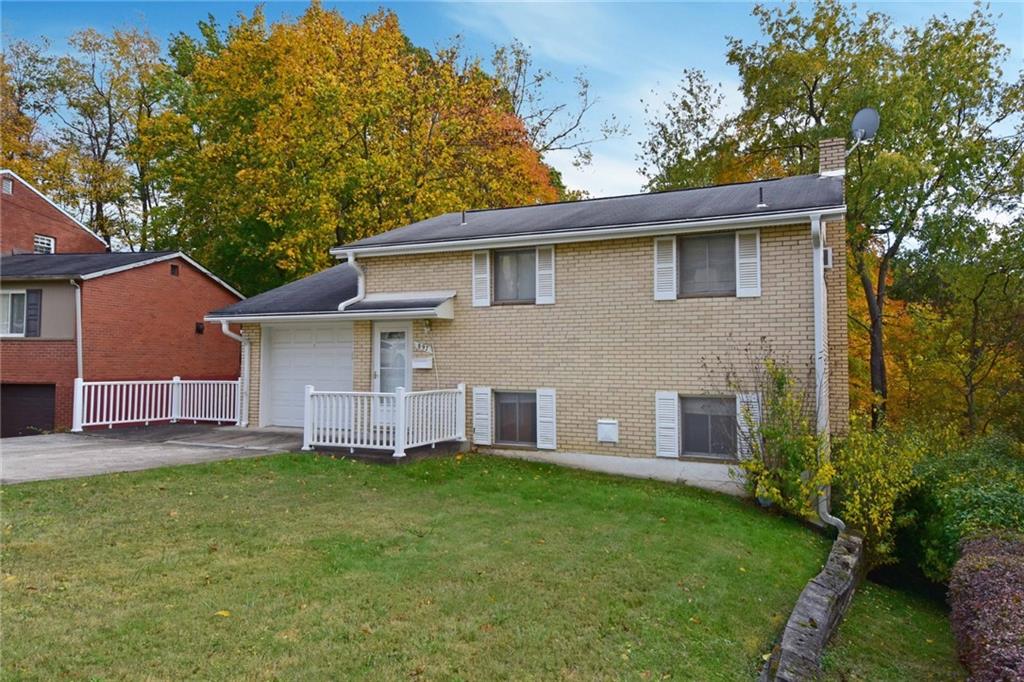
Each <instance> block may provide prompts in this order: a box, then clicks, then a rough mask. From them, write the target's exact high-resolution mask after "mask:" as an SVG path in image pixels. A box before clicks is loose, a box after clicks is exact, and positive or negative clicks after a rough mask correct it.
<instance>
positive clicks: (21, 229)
mask: <svg viewBox="0 0 1024 682" xmlns="http://www.w3.org/2000/svg"><path fill="white" fill-rule="evenodd" d="M3 178H4V179H8V180H11V181H12V182H13V185H14V186H13V192H12V193H11V194H4V193H3V192H0V254H8V253H12V252H14V251H18V252H20V253H31V252H32V250H33V239H34V238H35V236H36V235H37V234H44V235H48V236H50V237H54V238H55V239H56V240H57V247H56V248H57V253H102V252H104V251H106V250H107V246H106V244H104V243H103V242H102V241H100V240H99V239H96V238H95V237H94V236H92V235H91V234H89V233H88V232H86V231H85V230H83V229H82V228H81V227H79V226H78V225H77V224H75V222H74V221H73V220H71V219H70V218H68V217H67V216H66V215H64V214H63V213H61V212H60V211H58V210H57V209H56V208H54V207H53V206H51V205H50V204H49V202H47V201H46V200H45V199H43V198H42V197H40V196H39V195H38V194H36V193H35V192H34V191H33V190H31V189H30V188H29V187H28V186H27V185H25V184H24V183H22V182H21V181H19V180H18V179H17V178H15V177H13V176H12V175H10V174H9V173H4V174H3Z"/></svg>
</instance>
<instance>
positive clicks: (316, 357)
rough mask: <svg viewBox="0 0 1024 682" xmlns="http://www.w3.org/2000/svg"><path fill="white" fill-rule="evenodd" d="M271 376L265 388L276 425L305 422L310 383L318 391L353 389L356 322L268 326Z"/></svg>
mask: <svg viewBox="0 0 1024 682" xmlns="http://www.w3.org/2000/svg"><path fill="white" fill-rule="evenodd" d="M268 332H269V342H268V343H267V344H266V345H265V346H264V348H265V349H266V350H267V352H268V355H269V357H268V358H267V364H266V369H267V377H266V380H265V381H264V382H263V385H262V392H263V396H264V399H265V400H266V401H267V402H266V407H267V411H266V412H265V414H264V416H265V417H266V419H267V420H268V421H269V422H270V424H272V425H274V426H302V407H303V401H304V390H305V387H306V384H311V385H313V386H315V387H316V389H317V390H318V391H351V390H352V323H351V322H344V323H334V324H329V325H308V326H291V325H289V326H287V327H264V328H263V333H264V334H267V333H268Z"/></svg>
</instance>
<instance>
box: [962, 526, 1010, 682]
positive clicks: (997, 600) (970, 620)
mask: <svg viewBox="0 0 1024 682" xmlns="http://www.w3.org/2000/svg"><path fill="white" fill-rule="evenodd" d="M949 600H950V605H951V606H952V608H953V612H952V614H951V615H950V619H951V621H952V626H953V634H954V635H955V636H956V642H957V649H958V650H959V653H960V660H961V661H962V662H963V664H964V666H965V667H966V668H967V670H968V672H969V673H970V676H971V680H973V681H975V682H1004V681H1007V680H1024V538H1021V537H1019V536H988V537H983V538H978V539H974V540H969V541H967V542H965V543H963V547H962V552H961V555H960V560H959V561H957V562H956V565H955V566H954V567H953V575H952V577H951V579H950V581H949Z"/></svg>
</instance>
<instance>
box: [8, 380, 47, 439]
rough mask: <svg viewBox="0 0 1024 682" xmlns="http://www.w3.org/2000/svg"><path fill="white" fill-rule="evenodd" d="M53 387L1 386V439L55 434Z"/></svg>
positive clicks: (44, 385) (28, 385)
mask: <svg viewBox="0 0 1024 682" xmlns="http://www.w3.org/2000/svg"><path fill="white" fill-rule="evenodd" d="M53 396H54V386H53V384H0V437H2V438H9V437H11V436H30V435H32V434H35V433H39V432H40V431H52V430H53Z"/></svg>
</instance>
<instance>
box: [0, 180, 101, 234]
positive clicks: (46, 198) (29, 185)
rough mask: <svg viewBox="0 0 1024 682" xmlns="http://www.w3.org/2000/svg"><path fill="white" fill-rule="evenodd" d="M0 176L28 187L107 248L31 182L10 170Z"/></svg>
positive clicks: (82, 224) (76, 219) (77, 220)
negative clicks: (11, 178)
mask: <svg viewBox="0 0 1024 682" xmlns="http://www.w3.org/2000/svg"><path fill="white" fill-rule="evenodd" d="M0 175H10V176H12V177H14V178H17V180H18V182H20V183H21V184H23V185H25V186H26V187H28V188H29V189H30V190H32V192H33V193H35V195H36V196H38V197H39V198H40V199H42V200H43V201H45V202H46V203H48V204H49V205H50V206H53V207H54V208H55V209H57V210H58V211H60V212H61V213H63V214H64V216H65V217H66V218H67V219H68V220H70V221H71V222H73V223H74V224H75V225H77V226H78V227H80V228H82V229H83V230H85V231H86V232H88V233H89V234H90V235H92V236H93V237H95V238H96V240H97V241H99V242H100V243H101V244H103V246H109V245H108V244H107V242H106V240H105V239H103V237H101V236H99V235H98V234H96V233H95V232H93V231H92V230H91V229H89V228H88V227H86V225H85V224H84V223H82V222H81V221H80V220H79V219H78V218H76V217H75V216H73V215H71V214H70V213H68V212H67V211H66V210H64V209H63V208H61V207H60V206H58V205H57V204H55V203H54V202H53V200H52V199H50V197H48V196H46V195H45V194H43V193H42V192H40V191H39V190H37V189H36V188H35V186H34V185H33V184H32V183H31V182H29V181H28V180H26V179H25V178H23V177H21V176H20V175H18V174H17V173H15V172H14V171H12V170H11V169H9V168H3V169H0Z"/></svg>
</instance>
